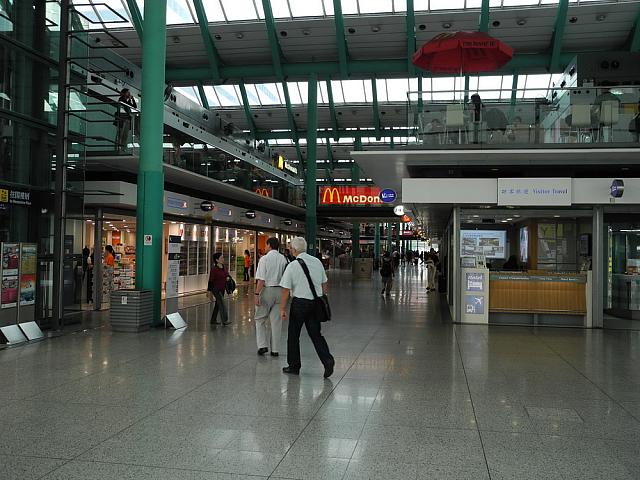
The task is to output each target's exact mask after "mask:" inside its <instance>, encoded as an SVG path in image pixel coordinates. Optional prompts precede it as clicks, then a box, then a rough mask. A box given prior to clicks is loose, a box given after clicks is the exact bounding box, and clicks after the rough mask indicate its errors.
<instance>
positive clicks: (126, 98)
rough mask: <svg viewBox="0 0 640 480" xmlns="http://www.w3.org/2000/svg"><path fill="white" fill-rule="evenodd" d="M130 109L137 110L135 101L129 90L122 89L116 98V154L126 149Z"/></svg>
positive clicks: (129, 125)
mask: <svg viewBox="0 0 640 480" xmlns="http://www.w3.org/2000/svg"><path fill="white" fill-rule="evenodd" d="M132 108H134V109H136V108H138V105H137V104H136V100H135V98H133V95H131V90H129V89H128V88H123V89H122V90H121V91H120V97H119V98H118V105H117V110H116V120H115V123H116V126H117V127H118V134H117V138H116V147H117V149H118V153H120V152H123V151H124V150H125V149H126V148H127V141H128V140H129V132H130V131H131V109H132Z"/></svg>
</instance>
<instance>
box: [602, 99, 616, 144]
mask: <svg viewBox="0 0 640 480" xmlns="http://www.w3.org/2000/svg"><path fill="white" fill-rule="evenodd" d="M619 118H620V102H617V101H614V100H606V101H604V102H602V103H601V104H600V118H599V124H600V125H599V127H600V129H599V132H598V141H600V142H612V141H613V128H614V125H616V124H617V123H618V120H619Z"/></svg>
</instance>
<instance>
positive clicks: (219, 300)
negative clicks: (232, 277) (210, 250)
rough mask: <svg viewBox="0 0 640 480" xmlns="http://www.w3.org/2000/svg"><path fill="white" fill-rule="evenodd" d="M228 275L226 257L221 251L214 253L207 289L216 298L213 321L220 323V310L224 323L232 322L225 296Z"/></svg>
mask: <svg viewBox="0 0 640 480" xmlns="http://www.w3.org/2000/svg"><path fill="white" fill-rule="evenodd" d="M228 277H229V271H228V270H227V267H226V266H225V264H224V257H223V256H222V254H221V253H214V254H213V266H212V267H211V273H209V285H208V287H207V290H208V291H209V292H211V293H212V294H213V296H214V298H215V300H216V306H215V307H214V308H213V314H212V315H211V323H215V324H217V323H220V322H219V321H218V312H220V319H221V320H222V324H223V325H229V324H230V323H231V322H230V321H229V316H228V314H227V307H226V306H225V304H224V298H223V297H224V293H225V287H226V285H227V278H228Z"/></svg>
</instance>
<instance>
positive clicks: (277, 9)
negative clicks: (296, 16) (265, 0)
mask: <svg viewBox="0 0 640 480" xmlns="http://www.w3.org/2000/svg"><path fill="white" fill-rule="evenodd" d="M259 3H260V4H262V2H261V1H260V2H259ZM271 11H272V12H273V16H274V18H291V12H290V11H289V3H288V2H287V0H271Z"/></svg>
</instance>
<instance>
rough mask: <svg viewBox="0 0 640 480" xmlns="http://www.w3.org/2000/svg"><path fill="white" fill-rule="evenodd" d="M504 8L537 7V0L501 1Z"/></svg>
mask: <svg viewBox="0 0 640 480" xmlns="http://www.w3.org/2000/svg"><path fill="white" fill-rule="evenodd" d="M502 5H504V6H505V7H517V6H520V5H538V1H537V0H503V3H502Z"/></svg>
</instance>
